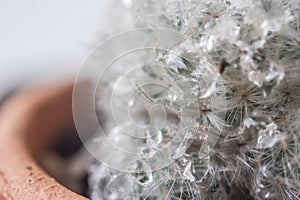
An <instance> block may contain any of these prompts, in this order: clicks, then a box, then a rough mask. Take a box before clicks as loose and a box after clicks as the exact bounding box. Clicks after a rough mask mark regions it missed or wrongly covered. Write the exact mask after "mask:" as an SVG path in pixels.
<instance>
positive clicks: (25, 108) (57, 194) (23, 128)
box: [0, 84, 86, 200]
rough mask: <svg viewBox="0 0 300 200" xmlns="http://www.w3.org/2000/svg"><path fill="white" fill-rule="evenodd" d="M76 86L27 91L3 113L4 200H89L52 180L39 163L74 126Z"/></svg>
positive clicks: (0, 192)
mask: <svg viewBox="0 0 300 200" xmlns="http://www.w3.org/2000/svg"><path fill="white" fill-rule="evenodd" d="M71 99H72V85H71V84H69V85H56V86H51V87H50V86H44V87H39V88H35V89H32V88H31V89H24V90H23V91H21V92H19V93H18V94H17V95H15V96H13V97H12V98H10V99H9V100H8V101H6V103H4V105H3V106H2V107H1V109H0V142H1V145H0V200H2V199H7V200H10V199H16V200H27V199H28V200H31V199H45V200H52V199H53V200H54V199H55V200H58V199H59V200H63V199H70V200H75V199H82V200H83V199H86V198H85V197H82V196H80V195H78V194H76V193H74V192H72V191H70V190H68V189H67V188H65V187H64V186H62V185H61V184H59V183H58V182H57V181H56V180H54V178H52V177H50V176H49V175H48V174H47V173H46V172H45V171H44V170H43V169H42V168H41V167H40V166H39V165H38V163H37V161H36V159H37V158H38V157H39V156H42V155H43V152H44V151H45V150H46V149H47V148H48V147H50V146H51V145H52V144H54V143H55V141H56V140H57V138H59V136H60V134H61V133H62V132H63V131H64V130H65V129H66V128H68V127H69V126H72V124H73V118H72V104H71Z"/></svg>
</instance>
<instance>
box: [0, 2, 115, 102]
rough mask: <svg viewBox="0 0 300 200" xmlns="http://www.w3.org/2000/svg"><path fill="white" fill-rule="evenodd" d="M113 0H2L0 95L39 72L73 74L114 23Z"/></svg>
mask: <svg viewBox="0 0 300 200" xmlns="http://www.w3.org/2000/svg"><path fill="white" fill-rule="evenodd" d="M111 2H113V1H112V0H43V1H41V0H0V99H1V96H2V95H3V94H5V93H7V92H8V91H9V90H11V88H16V87H19V86H20V85H21V84H22V83H26V82H28V81H30V80H32V79H34V78H36V77H41V76H45V75H49V76H54V77H55V76H56V75H58V74H60V75H61V74H69V75H71V76H73V75H74V74H75V73H76V70H77V69H78V67H79V66H80V64H81V62H83V60H84V58H85V57H86V56H87V55H88V52H89V51H90V50H91V49H92V48H93V46H94V45H95V44H94V43H95V42H96V41H99V40H101V38H100V37H101V34H102V33H104V32H105V31H106V30H107V29H109V27H110V26H109V19H110V12H111V10H112V8H110V7H111V6H112V3H111Z"/></svg>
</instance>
